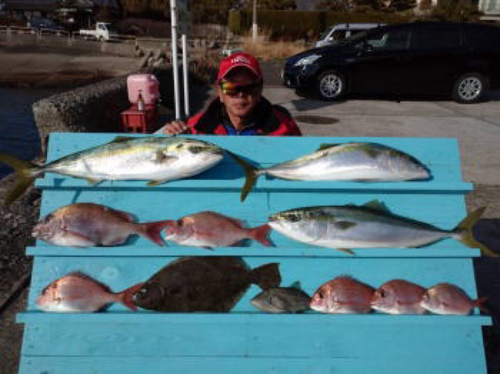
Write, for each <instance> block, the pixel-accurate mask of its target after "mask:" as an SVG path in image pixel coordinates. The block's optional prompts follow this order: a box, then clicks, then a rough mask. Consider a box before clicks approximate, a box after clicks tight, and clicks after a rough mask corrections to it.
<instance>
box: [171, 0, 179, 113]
mask: <svg viewBox="0 0 500 374" xmlns="http://www.w3.org/2000/svg"><path fill="white" fill-rule="evenodd" d="M170 15H171V23H172V70H173V73H174V98H175V119H176V120H179V119H180V118H181V106H180V95H179V94H180V92H179V70H178V69H179V61H178V56H177V2H176V0H170Z"/></svg>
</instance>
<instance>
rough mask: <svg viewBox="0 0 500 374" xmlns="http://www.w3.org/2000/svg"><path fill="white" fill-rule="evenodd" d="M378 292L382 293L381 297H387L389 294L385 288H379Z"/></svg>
mask: <svg viewBox="0 0 500 374" xmlns="http://www.w3.org/2000/svg"><path fill="white" fill-rule="evenodd" d="M378 294H379V295H380V297H386V296H387V292H385V291H384V290H379V292H378Z"/></svg>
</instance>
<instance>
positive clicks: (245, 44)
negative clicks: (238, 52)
mask: <svg viewBox="0 0 500 374" xmlns="http://www.w3.org/2000/svg"><path fill="white" fill-rule="evenodd" d="M241 47H242V49H243V50H244V51H245V52H247V53H250V54H251V55H253V56H255V57H256V58H258V59H261V60H264V61H267V60H277V59H284V58H287V57H290V56H292V55H295V54H297V53H300V52H303V51H305V50H307V49H308V47H307V46H306V45H304V42H302V41H295V42H292V41H283V40H278V41H271V40H270V38H269V36H268V35H266V34H261V35H258V36H257V38H256V40H255V42H254V41H253V40H252V36H251V35H247V36H245V37H243V38H242V46H241Z"/></svg>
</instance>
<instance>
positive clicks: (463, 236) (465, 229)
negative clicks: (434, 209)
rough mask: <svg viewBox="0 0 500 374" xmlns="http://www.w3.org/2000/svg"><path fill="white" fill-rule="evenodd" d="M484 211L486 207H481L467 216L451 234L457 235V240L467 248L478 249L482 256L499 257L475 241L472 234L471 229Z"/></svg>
mask: <svg viewBox="0 0 500 374" xmlns="http://www.w3.org/2000/svg"><path fill="white" fill-rule="evenodd" d="M485 210H486V207H482V208H479V209H477V210H475V211H474V212H472V213H471V214H469V215H468V216H467V217H465V218H464V219H463V220H462V221H461V222H460V223H459V224H458V225H457V227H456V228H455V229H454V230H453V233H455V234H457V235H458V236H459V237H458V240H460V241H461V242H462V243H463V244H465V245H466V246H467V247H469V248H479V249H480V250H481V252H482V254H483V255H488V256H491V257H499V256H500V254H499V253H496V252H494V251H492V250H491V249H489V248H488V247H487V246H486V245H484V244H483V243H481V242H479V241H477V240H476V238H475V237H474V234H473V232H472V228H473V227H474V225H475V224H476V223H477V221H478V220H479V219H480V218H481V216H482V214H483V213H484V211H485Z"/></svg>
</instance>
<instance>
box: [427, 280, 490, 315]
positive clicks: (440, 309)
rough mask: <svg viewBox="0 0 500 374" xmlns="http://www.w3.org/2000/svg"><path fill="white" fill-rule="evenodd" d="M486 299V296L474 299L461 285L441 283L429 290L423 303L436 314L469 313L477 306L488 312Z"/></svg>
mask: <svg viewBox="0 0 500 374" xmlns="http://www.w3.org/2000/svg"><path fill="white" fill-rule="evenodd" d="M486 300H487V298H486V297H482V298H480V299H477V300H472V299H471V298H470V297H469V296H468V295H467V294H466V293H465V291H464V290H462V289H461V288H460V287H457V286H455V285H453V284H450V283H439V284H437V285H435V286H434V287H432V288H429V289H428V290H427V292H426V293H425V294H424V295H423V299H422V303H421V305H422V307H424V308H425V309H427V310H428V311H430V312H432V313H436V314H460V315H467V314H470V313H471V311H472V309H474V308H475V307H478V308H479V309H481V310H482V311H483V312H486V313H488V310H487V309H486V307H484V305H483V304H484V303H485V301H486Z"/></svg>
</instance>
